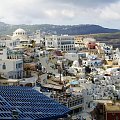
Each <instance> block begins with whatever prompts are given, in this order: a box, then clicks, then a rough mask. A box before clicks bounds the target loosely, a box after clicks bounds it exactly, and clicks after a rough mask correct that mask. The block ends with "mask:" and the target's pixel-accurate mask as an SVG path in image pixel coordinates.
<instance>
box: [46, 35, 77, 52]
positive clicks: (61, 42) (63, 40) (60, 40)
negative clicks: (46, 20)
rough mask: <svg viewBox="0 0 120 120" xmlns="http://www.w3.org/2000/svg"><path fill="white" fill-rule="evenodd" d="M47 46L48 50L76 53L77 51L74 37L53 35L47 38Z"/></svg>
mask: <svg viewBox="0 0 120 120" xmlns="http://www.w3.org/2000/svg"><path fill="white" fill-rule="evenodd" d="M45 46H46V48H51V47H54V48H58V49H60V50H62V51H74V50H75V42H74V36H68V35H61V36H57V35H51V36H45Z"/></svg>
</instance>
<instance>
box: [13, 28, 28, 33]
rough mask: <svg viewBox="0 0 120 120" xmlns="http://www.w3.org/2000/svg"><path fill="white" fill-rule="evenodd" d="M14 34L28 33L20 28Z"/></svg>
mask: <svg viewBox="0 0 120 120" xmlns="http://www.w3.org/2000/svg"><path fill="white" fill-rule="evenodd" d="M14 33H26V32H25V30H23V29H21V28H19V29H17V30H16V31H15V32H14Z"/></svg>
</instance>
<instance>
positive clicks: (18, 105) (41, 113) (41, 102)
mask: <svg viewBox="0 0 120 120" xmlns="http://www.w3.org/2000/svg"><path fill="white" fill-rule="evenodd" d="M13 110H16V111H18V113H19V116H18V118H19V119H41V120H42V119H49V120H50V119H53V118H59V117H61V116H64V115H66V114H67V113H68V112H69V111H70V110H69V109H68V108H67V107H65V106H63V105H60V104H59V103H58V102H56V101H54V100H53V99H51V98H48V97H46V96H45V95H43V94H42V93H39V92H38V91H36V90H34V89H32V88H30V87H20V86H0V119H3V118H5V119H10V118H12V111H13Z"/></svg>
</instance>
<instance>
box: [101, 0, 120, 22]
mask: <svg viewBox="0 0 120 120" xmlns="http://www.w3.org/2000/svg"><path fill="white" fill-rule="evenodd" d="M100 18H101V19H104V20H120V2H118V3H114V4H111V5H109V6H106V7H105V8H104V9H102V10H101V13H100Z"/></svg>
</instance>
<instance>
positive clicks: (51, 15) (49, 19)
mask: <svg viewBox="0 0 120 120" xmlns="http://www.w3.org/2000/svg"><path fill="white" fill-rule="evenodd" d="M0 2H1V4H0V19H1V21H3V22H6V23H10V24H46V23H47V24H49V23H50V24H87V23H88V24H100V25H103V26H108V27H110V26H111V25H109V24H108V21H109V23H110V22H113V25H115V26H116V20H119V19H120V12H119V11H120V0H4V1H3V0H0ZM112 27H113V26H112Z"/></svg>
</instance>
